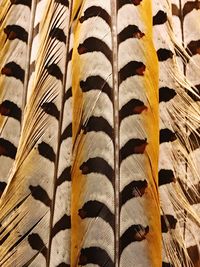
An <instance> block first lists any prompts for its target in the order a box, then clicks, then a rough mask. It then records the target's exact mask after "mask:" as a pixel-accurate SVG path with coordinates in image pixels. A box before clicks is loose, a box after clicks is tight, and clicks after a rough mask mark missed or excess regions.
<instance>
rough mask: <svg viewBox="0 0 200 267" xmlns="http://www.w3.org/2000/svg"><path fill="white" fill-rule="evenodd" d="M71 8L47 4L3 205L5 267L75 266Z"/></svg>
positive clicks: (0, 253) (0, 254)
mask: <svg viewBox="0 0 200 267" xmlns="http://www.w3.org/2000/svg"><path fill="white" fill-rule="evenodd" d="M71 8H72V2H70V3H69V2H65V3H63V2H62V1H61V2H60V1H57V0H55V1H47V2H46V10H45V13H44V14H43V24H42V28H41V31H40V35H41V43H40V46H39V49H38V53H37V56H36V60H35V74H34V79H33V83H32V86H33V88H32V91H31V93H30V97H29V101H28V105H27V106H26V110H25V114H24V121H23V126H22V133H21V139H20V144H19V149H18V153H17V157H16V160H15V165H14V168H13V170H12V173H11V175H10V177H9V183H8V186H7V188H6V190H5V193H4V195H3V196H2V202H1V222H2V224H1V242H3V246H1V248H0V263H1V265H3V266H12V265H13V264H15V266H24V265H32V266H35V265H37V264H38V262H40V265H41V266H45V265H47V266H58V265H59V264H64V265H67V264H69V262H70V235H69V233H70V224H71V219H70V197H69V196H70V194H71V193H70V192H71V187H70V180H71V178H70V165H71V156H70V155H71V131H70V127H71V126H70V125H71V121H70V119H71V115H70V114H71V111H70V110H71V100H70V98H71V93H70V92H71V79H70V76H71V75H70V70H71V67H70V59H71V58H70V57H69V54H70V53H69V50H70V49H71V48H72V41H73V40H71V41H70V37H69V36H70V34H69V33H70V26H69V25H70V20H71ZM44 18H45V19H44ZM66 25H68V26H67V27H66ZM60 37H63V38H60ZM66 131H67V132H66ZM63 153H64V156H63ZM65 153H66V155H65ZM13 190H14V191H16V190H17V192H18V194H17V195H16V194H13ZM64 196H68V199H67V200H66V201H65V202H64V203H63V201H62V198H63V197H64ZM32 212H33V213H32ZM19 222H20V223H19ZM60 243H63V246H62V248H61V249H59V251H58V244H60ZM41 256H42V257H41Z"/></svg>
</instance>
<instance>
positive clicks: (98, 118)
mask: <svg viewBox="0 0 200 267" xmlns="http://www.w3.org/2000/svg"><path fill="white" fill-rule="evenodd" d="M110 14H111V6H110V3H109V1H107V0H102V1H100V2H99V1H92V3H91V1H85V2H84V4H83V5H82V7H81V10H80V12H79V15H78V19H79V20H78V23H77V24H76V25H75V27H76V28H75V29H74V32H75V36H74V40H76V42H75V43H74V54H73V57H72V60H73V63H74V69H73V71H74V72H73V76H72V79H73V83H72V85H73V96H74V100H73V102H74V103H73V113H74V115H73V116H74V120H73V122H74V124H73V140H74V151H73V153H74V156H73V166H72V177H73V180H72V191H73V195H72V247H71V250H72V258H71V259H72V262H71V266H78V265H81V266H85V265H86V266H87V265H88V266H89V265H97V266H115V263H114V262H115V254H114V252H115V240H114V237H115V210H114V206H115V199H114V190H115V188H114V177H115V170H114V145H115V144H114V119H113V101H114V100H113V97H114V96H113V76H112V39H111V18H110ZM91 25H92V27H91ZM88 29H89V30H88ZM99 229H101V230H100V231H99Z"/></svg>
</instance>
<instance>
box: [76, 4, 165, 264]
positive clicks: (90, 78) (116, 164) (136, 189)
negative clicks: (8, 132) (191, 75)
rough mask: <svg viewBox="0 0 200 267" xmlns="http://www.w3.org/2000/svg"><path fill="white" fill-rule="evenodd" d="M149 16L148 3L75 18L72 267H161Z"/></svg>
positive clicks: (96, 7) (91, 10)
mask: <svg viewBox="0 0 200 267" xmlns="http://www.w3.org/2000/svg"><path fill="white" fill-rule="evenodd" d="M149 9H151V6H150V3H148V1H142V3H141V5H139V2H138V4H137V3H136V2H135V1H133V3H131V2H130V1H119V2H118V3H117V4H115V3H114V1H100V2H99V1H93V2H92V3H91V2H90V1H84V3H83V5H82V6H81V9H80V12H79V22H78V23H77V25H76V26H75V29H74V32H75V38H74V39H75V40H76V41H75V43H74V53H73V59H72V61H73V64H74V69H73V78H72V79H73V83H72V84H73V86H72V89H73V102H74V104H73V140H74V142H73V143H74V149H73V165H72V177H73V179H72V247H71V249H72V258H71V260H72V262H71V265H72V266H77V265H89V264H96V265H99V266H139V265H140V264H141V265H142V266H151V265H152V266H160V264H161V253H159V251H161V236H160V232H159V231H157V229H159V228H160V211H159V199H158V193H157V161H158V158H157V155H158V153H157V149H158V135H157V134H154V133H153V131H154V129H153V128H152V127H151V125H152V123H153V124H154V125H155V129H157V127H158V120H157V119H158V92H157V90H156V89H157V76H156V73H157V69H156V66H157V58H156V53H155V51H154V48H153V44H152V42H151V40H152V38H151V31H152V23H151V14H149V13H148V10H149ZM136 21H138V22H139V23H138V24H136ZM91 25H92V26H91ZM147 50H149V51H151V52H150V55H151V56H148V55H147V53H146V52H145V51H147ZM124 51H127V52H126V54H124ZM152 61H153V62H154V64H153V66H152V65H151V64H150V62H152ZM145 69H146V70H145ZM150 73H152V74H153V75H152V76H151V75H150ZM154 75H155V76H154ZM152 77H154V78H152ZM147 88H149V90H147ZM155 132H156V133H158V130H155ZM133 173H134V175H133ZM128 192H130V193H129V194H128ZM127 194H128V195H127ZM147 206H148V207H149V208H148V209H149V212H147ZM100 228H101V231H99V229H100Z"/></svg>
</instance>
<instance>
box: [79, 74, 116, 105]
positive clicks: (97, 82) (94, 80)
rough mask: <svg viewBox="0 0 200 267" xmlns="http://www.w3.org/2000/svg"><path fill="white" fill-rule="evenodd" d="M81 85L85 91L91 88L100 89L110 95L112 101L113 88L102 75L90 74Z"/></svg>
mask: <svg viewBox="0 0 200 267" xmlns="http://www.w3.org/2000/svg"><path fill="white" fill-rule="evenodd" d="M80 87H81V89H82V91H83V92H89V91H90V90H99V91H101V92H103V93H105V94H107V96H108V97H109V99H110V100H111V101H112V88H111V87H110V86H109V84H108V83H107V82H106V81H105V80H104V79H103V78H101V77H100V76H90V77H88V78H87V79H86V80H85V81H81V82H80Z"/></svg>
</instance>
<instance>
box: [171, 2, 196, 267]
mask: <svg viewBox="0 0 200 267" xmlns="http://www.w3.org/2000/svg"><path fill="white" fill-rule="evenodd" d="M172 13H173V23H174V27H175V29H176V32H175V33H176V36H177V39H178V41H179V42H182V43H183V45H184V47H185V49H186V50H187V52H188V53H189V55H190V56H191V60H188V61H187V63H186V65H183V63H182V61H181V60H180V67H181V68H182V71H183V73H184V75H185V76H186V77H187V78H188V79H189V81H190V82H192V83H193V84H194V85H195V87H196V92H197V95H198V96H199V84H200V80H199V70H198V67H199V47H200V43H199V41H200V34H199V32H200V27H199V24H198V23H197V21H198V17H199V15H200V2H199V1H180V2H177V1H172ZM192 61H193V62H194V63H195V64H196V66H195V65H194V63H193V62H192ZM188 94H189V95H190V97H191V98H192V99H193V100H194V101H195V103H194V105H195V106H196V108H197V109H198V110H199V103H200V102H199V101H200V100H199V97H198V96H195V95H194V94H192V93H190V92H189V93H188ZM195 128H196V129H195V130H192V131H191V130H189V129H187V136H188V141H189V143H190V147H191V151H190V158H191V160H192V161H193V163H194V167H195V168H196V172H197V173H196V174H195V175H193V177H194V178H193V181H194V188H192V187H191V183H190V181H187V180H186V181H185V183H184V185H183V190H184V191H185V194H186V197H187V198H188V201H189V202H190V204H191V205H192V206H193V208H194V210H195V211H196V212H197V213H198V214H199V208H200V204H199V195H200V190H199V185H198V181H199V175H200V172H199V168H198V166H199V155H200V154H199V153H200V148H199V146H200V139H199V126H197V127H195ZM187 176H188V177H191V176H192V174H191V171H190V170H188V172H187ZM181 227H182V231H183V233H184V237H185V241H186V246H187V247H188V253H189V255H190V256H191V258H192V259H193V262H194V265H195V266H198V265H199V264H200V257H199V249H198V247H197V246H196V243H198V242H199V239H198V238H197V240H195V238H194V236H198V235H199V234H197V233H199V229H198V227H195V225H194V224H193V223H192V222H191V221H190V220H189V218H186V220H185V221H184V222H183V224H182V225H181ZM191 228H193V229H194V231H193V232H191V231H190V229H191Z"/></svg>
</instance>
